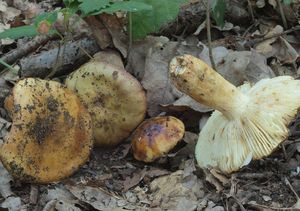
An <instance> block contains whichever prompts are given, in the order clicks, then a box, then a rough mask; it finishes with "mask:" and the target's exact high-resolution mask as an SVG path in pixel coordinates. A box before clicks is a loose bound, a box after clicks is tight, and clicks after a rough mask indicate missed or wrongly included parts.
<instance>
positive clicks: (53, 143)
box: [0, 78, 93, 183]
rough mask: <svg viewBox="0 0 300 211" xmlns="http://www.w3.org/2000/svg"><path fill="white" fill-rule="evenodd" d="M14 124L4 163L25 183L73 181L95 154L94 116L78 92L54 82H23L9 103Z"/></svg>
mask: <svg viewBox="0 0 300 211" xmlns="http://www.w3.org/2000/svg"><path fill="white" fill-rule="evenodd" d="M5 107H6V109H7V110H8V111H9V113H10V114H11V117H12V120H13V123H12V127H11V130H10V132H9V134H8V136H7V137H6V138H5V142H4V144H3V145H2V146H1V148H0V158H1V161H2V163H3V164H4V166H5V167H6V168H7V169H8V171H9V172H10V173H11V174H12V175H13V176H14V177H15V178H17V179H19V180H21V181H24V182H34V183H48V182H54V181H58V180H60V179H63V178H65V177H68V176H70V175H71V174H72V173H73V172H74V171H76V170H77V169H78V168H79V167H80V166H81V165H82V164H84V163H85V162H86V161H87V160H88V158H89V155H90V151H91V148H92V144H93V139H92V137H93V135H92V124H91V117H90V115H89V113H88V111H87V110H86V109H85V108H84V106H83V105H82V104H81V102H80V99H79V98H78V97H77V96H76V94H75V93H73V92H72V91H70V90H69V89H67V88H65V87H64V86H63V85H62V84H60V83H58V82H55V81H46V80H41V79H34V78H27V79H23V80H20V81H19V82H18V83H17V84H16V85H15V86H14V88H13V91H12V94H11V95H10V96H9V97H8V98H7V99H6V102H5Z"/></svg>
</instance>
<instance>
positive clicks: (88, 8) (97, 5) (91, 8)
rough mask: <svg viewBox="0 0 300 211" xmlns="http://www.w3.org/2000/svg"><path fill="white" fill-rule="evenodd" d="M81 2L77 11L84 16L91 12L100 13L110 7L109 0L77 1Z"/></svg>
mask: <svg viewBox="0 0 300 211" xmlns="http://www.w3.org/2000/svg"><path fill="white" fill-rule="evenodd" d="M79 1H80V2H82V3H81V4H80V5H79V9H80V10H81V11H82V12H83V14H84V16H87V15H89V14H90V13H92V12H97V11H100V10H101V9H104V8H106V7H107V6H109V5H110V0H79Z"/></svg>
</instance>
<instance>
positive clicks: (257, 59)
mask: <svg viewBox="0 0 300 211" xmlns="http://www.w3.org/2000/svg"><path fill="white" fill-rule="evenodd" d="M218 72H219V73H220V74H221V75H222V76H223V77H224V78H225V79H226V80H228V81H230V82H231V83H233V84H234V85H236V86H238V85H241V84H243V83H244V82H245V81H249V82H257V81H259V80H260V79H263V78H272V77H274V76H275V74H274V73H273V71H272V69H271V68H270V67H269V66H268V65H267V63H266V58H265V56H263V55H261V54H259V53H257V52H256V51H254V50H252V51H233V52H230V53H229V54H228V55H227V56H226V57H225V58H224V63H223V64H222V65H220V66H219V67H218Z"/></svg>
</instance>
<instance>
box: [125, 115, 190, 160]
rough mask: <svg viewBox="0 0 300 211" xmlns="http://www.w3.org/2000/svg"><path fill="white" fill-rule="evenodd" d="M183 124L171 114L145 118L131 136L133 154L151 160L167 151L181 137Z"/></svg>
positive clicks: (139, 158) (136, 157)
mask: <svg viewBox="0 0 300 211" xmlns="http://www.w3.org/2000/svg"><path fill="white" fill-rule="evenodd" d="M184 131H185V130H184V124H183V122H182V121H180V120H179V119H177V118H175V117H172V116H161V117H154V118H151V119H148V120H145V121H144V122H142V124H140V125H139V126H138V127H137V129H136V130H135V131H134V133H133V135H132V138H131V145H132V150H133V156H134V158H135V159H137V160H140V161H144V162H153V161H154V160H156V159H157V158H159V157H161V156H163V155H164V154H166V153H168V152H169V151H170V150H171V149H173V148H174V147H175V146H176V144H177V143H178V142H179V141H180V140H181V139H182V137H183V135H184Z"/></svg>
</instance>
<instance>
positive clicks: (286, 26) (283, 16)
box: [277, 0, 288, 29]
mask: <svg viewBox="0 0 300 211" xmlns="http://www.w3.org/2000/svg"><path fill="white" fill-rule="evenodd" d="M277 4H278V7H279V12H280V16H281V20H282V23H283V26H284V28H285V29H287V28H288V24H287V21H286V17H285V14H284V11H283V8H282V3H281V0H277Z"/></svg>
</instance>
